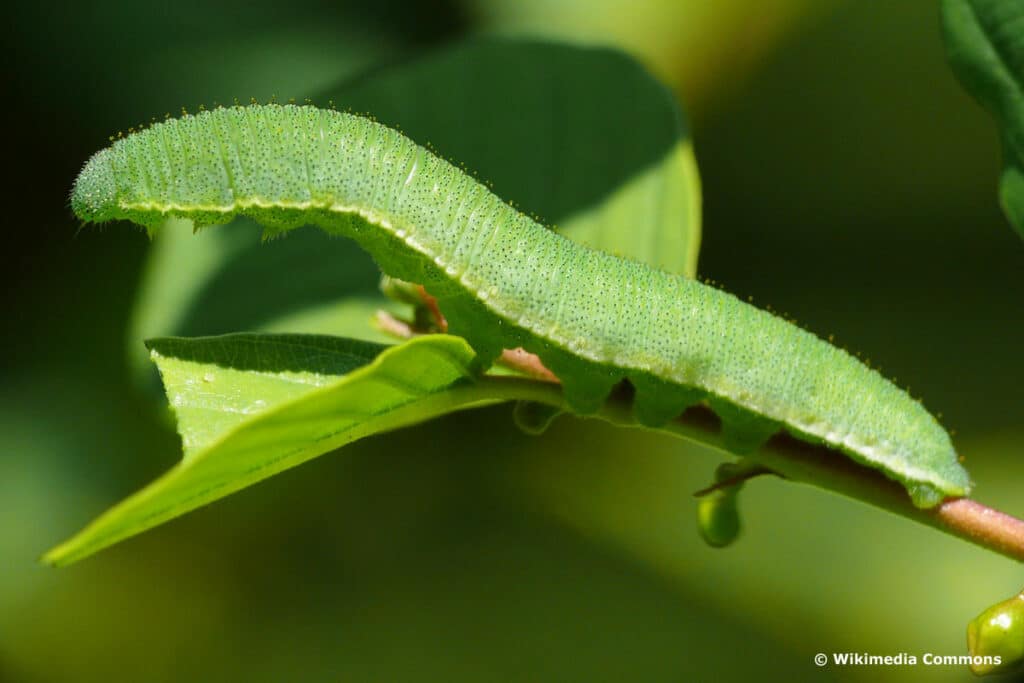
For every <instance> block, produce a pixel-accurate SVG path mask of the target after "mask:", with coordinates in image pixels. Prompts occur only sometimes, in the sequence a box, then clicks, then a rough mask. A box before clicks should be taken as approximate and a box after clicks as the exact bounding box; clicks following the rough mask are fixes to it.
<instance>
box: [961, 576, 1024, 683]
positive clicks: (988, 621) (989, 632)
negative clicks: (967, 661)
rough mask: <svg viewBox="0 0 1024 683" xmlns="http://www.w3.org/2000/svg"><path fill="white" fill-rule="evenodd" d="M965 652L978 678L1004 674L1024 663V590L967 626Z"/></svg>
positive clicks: (983, 613)
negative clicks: (969, 655)
mask: <svg viewBox="0 0 1024 683" xmlns="http://www.w3.org/2000/svg"><path fill="white" fill-rule="evenodd" d="M967 651H968V652H970V654H971V657H972V658H974V660H975V661H974V662H972V663H971V665H970V666H971V671H973V672H974V673H975V674H977V675H979V676H984V675H985V674H990V673H996V672H1000V671H1006V670H1007V669H1010V668H1012V667H1014V666H1016V665H1017V664H1020V663H1021V661H1024V591H1022V592H1021V593H1020V594H1019V595H1016V596H1014V597H1012V598H1010V599H1009V600H1005V601H1003V602H1000V603H999V604H997V605H992V606H991V607H989V608H988V609H987V610H985V611H984V612H982V613H981V614H979V615H978V616H977V617H975V618H974V621H972V622H971V623H970V624H968V625H967Z"/></svg>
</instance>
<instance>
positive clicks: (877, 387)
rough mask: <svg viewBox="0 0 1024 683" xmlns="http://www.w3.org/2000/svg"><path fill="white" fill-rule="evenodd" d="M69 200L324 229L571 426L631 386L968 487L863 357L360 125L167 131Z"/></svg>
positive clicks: (324, 121)
mask: <svg viewBox="0 0 1024 683" xmlns="http://www.w3.org/2000/svg"><path fill="white" fill-rule="evenodd" d="M71 202H72V208H73V210H74V211H75V213H76V214H77V215H78V216H79V217H80V218H82V219H83V220H86V221H91V222H103V221H109V220H129V221H132V222H134V223H137V224H139V225H142V226H144V227H146V228H147V229H148V230H149V231H151V232H152V231H156V230H158V229H159V228H160V226H161V225H162V224H163V223H164V221H166V220H167V219H168V218H171V217H173V218H182V219H187V220H191V221H192V222H193V223H194V224H195V225H196V226H205V225H215V224H222V223H227V222H229V221H230V220H232V219H233V218H234V217H236V216H239V215H245V216H248V217H250V218H252V219H253V220H255V221H256V222H258V223H260V224H262V225H263V226H265V228H266V230H267V232H268V233H269V234H277V233H281V232H285V231H287V230H290V229H293V228H296V227H299V226H301V225H305V224H314V225H317V226H319V227H320V228H322V229H324V230H326V231H327V232H329V233H332V234H336V235H342V236H345V237H349V238H351V239H354V240H355V241H356V242H358V243H359V244H360V245H361V246H362V247H363V248H365V249H366V250H367V251H368V252H369V253H370V254H371V255H373V257H374V258H375V260H376V261H377V263H378V264H379V266H380V267H381V269H382V270H383V271H384V272H385V273H386V274H388V275H390V276H392V277H395V278H398V279H401V280H405V281H409V282H415V283H419V284H422V285H424V286H425V287H426V289H427V291H429V293H430V294H431V295H432V296H433V297H434V298H435V299H436V301H437V305H438V307H439V308H440V310H441V312H442V313H443V314H444V317H445V319H446V320H447V322H448V329H449V331H450V332H451V333H452V334H456V335H459V336H462V337H464V338H465V339H466V340H467V341H468V342H469V343H470V345H471V346H472V347H473V349H474V350H475V351H476V353H477V356H478V360H479V364H480V366H481V367H483V368H486V367H487V366H489V365H490V363H491V362H493V361H494V359H495V358H497V357H498V356H499V354H501V352H502V350H504V349H516V348H523V349H525V350H526V351H528V352H530V353H533V354H536V355H537V356H539V358H540V359H541V361H542V362H543V364H544V366H545V367H547V368H549V369H550V370H551V371H552V372H553V373H554V374H555V375H556V376H557V377H558V378H559V379H560V380H561V382H562V385H563V388H564V395H565V399H566V401H567V403H568V405H569V407H570V408H571V409H572V410H574V411H575V412H578V413H581V414H586V413H592V412H594V411H595V410H597V409H598V408H599V407H600V405H601V404H602V403H603V401H604V400H605V398H606V397H607V396H608V394H609V392H610V391H611V389H612V387H613V386H615V385H616V384H617V383H619V382H621V381H623V380H628V381H629V382H630V383H631V384H632V385H633V387H634V388H635V399H634V403H633V410H634V414H635V417H636V419H637V421H638V422H640V423H641V424H644V425H647V426H652V427H658V426H661V425H664V424H665V423H666V422H667V421H669V420H671V419H673V418H674V417H676V416H678V415H679V414H680V413H682V412H683V411H684V410H685V409H686V408H687V407H689V406H692V405H695V404H697V403H703V404H706V405H708V406H709V407H710V408H711V409H712V410H713V411H714V412H715V413H716V414H717V415H718V416H719V417H720V418H721V421H722V425H723V434H724V437H725V440H726V445H727V446H728V447H729V448H730V450H733V451H735V452H739V453H742V452H744V451H748V450H750V449H754V448H757V447H758V446H759V445H760V444H761V443H763V441H764V440H766V439H767V438H768V437H769V436H771V435H772V434H773V433H775V432H778V431H780V430H784V431H786V432H789V433H790V434H792V435H793V436H795V437H797V438H800V439H803V440H806V441H810V442H814V443H823V444H826V445H828V446H830V447H832V448H834V449H836V450H839V451H841V452H843V453H845V454H846V455H847V456H849V457H851V458H852V459H854V460H855V461H857V462H859V463H861V464H864V465H867V466H869V467H873V468H876V469H878V470H880V471H882V472H883V473H885V474H886V475H887V476H889V477H891V478H893V479H895V480H897V481H899V482H900V483H901V484H903V485H904V486H905V487H906V488H907V490H908V492H909V493H910V496H911V498H912V499H913V501H914V503H915V504H917V505H918V506H921V507H929V506H933V505H936V504H938V503H939V502H940V501H941V500H942V499H943V498H944V497H947V496H961V495H964V494H966V493H967V492H968V490H969V488H970V481H969V479H968V476H967V473H966V472H965V471H964V470H963V468H962V467H961V466H960V465H959V463H958V461H957V456H956V453H955V451H954V449H953V446H952V443H951V441H950V439H949V436H948V434H947V433H946V431H945V430H944V429H943V428H942V427H941V426H940V425H939V424H938V422H937V421H936V420H935V418H934V417H933V416H932V415H930V414H929V413H928V412H927V411H926V410H925V409H924V408H923V407H922V406H921V404H920V403H919V402H917V401H915V400H914V399H912V398H911V397H910V396H909V395H908V394H907V393H906V392H904V391H902V390H900V389H899V388H898V387H897V386H896V385H894V384H893V383H892V382H890V381H888V380H887V379H885V378H884V377H882V376H881V375H879V374H878V373H877V372H876V371H874V370H871V369H870V368H868V367H867V366H866V365H865V364H864V363H861V362H860V361H859V360H857V359H856V358H854V357H853V356H851V355H850V354H848V353H846V352H845V351H842V350H840V349H838V348H836V347H834V346H832V345H831V344H829V343H827V342H826V341H824V340H821V339H819V338H818V337H816V336H814V335H813V334H811V333H809V332H806V331H805V330H803V329H801V328H799V327H797V326H796V325H794V324H792V323H790V322H788V321H786V320H784V319H782V318H780V317H778V316H776V315H772V314H771V313H768V312H766V311H763V310H761V309H759V308H756V307H754V306H753V305H751V304H749V303H747V302H744V301H741V300H740V299H738V298H737V297H735V296H733V295H731V294H729V293H727V292H724V291H722V290H720V289H718V288H717V286H711V285H708V284H704V283H701V282H699V281H697V280H693V279H689V278H685V277H682V276H677V275H673V274H670V273H667V272H664V271H661V270H657V269H655V268H651V267H649V266H646V265H644V264H642V263H638V262H635V261H630V260H625V259H621V258H617V257H615V256H613V255H611V254H607V253H604V252H601V251H597V250H594V249H590V248H587V247H585V246H583V245H581V244H578V243H576V242H573V241H571V240H569V239H567V238H566V237H563V236H561V235H559V234H557V233H555V232H553V231H551V230H549V229H547V228H545V227H544V226H542V225H540V224H538V223H537V222H535V221H534V220H532V219H531V218H529V217H528V216H526V215H524V214H523V213H521V212H520V211H518V210H517V209H515V208H513V207H512V206H510V205H508V204H506V203H505V202H504V201H503V200H502V199H500V198H499V197H498V196H496V195H495V194H494V193H493V192H491V190H490V189H488V188H487V187H486V186H485V185H484V184H481V183H480V182H478V181H477V180H475V179H474V178H473V177H471V176H470V175H468V174H467V173H465V172H463V171H462V170H460V169H459V168H457V167H456V166H454V165H452V164H450V163H449V162H447V161H445V160H444V159H441V158H440V157H438V156H436V155H435V154H433V153H432V152H430V151H428V150H427V149H426V148H424V147H422V146H420V145H418V144H416V143H414V142H413V141H411V140H409V139H408V138H406V137H405V136H404V135H402V134H401V133H399V132H397V131H395V130H392V129H390V128H388V127H386V126H383V125H381V124H379V123H376V122H374V121H372V120H369V119H366V118H363V117H360V116H355V115H352V114H347V113H342V112H338V111H334V110H329V109H318V108H315V107H312V106H296V105H250V106H237V107H227V108H219V109H214V110H207V111H202V112H200V113H198V114H193V115H189V116H187V117H184V118H180V119H170V120H167V121H164V122H160V123H156V124H153V125H152V126H151V127H149V128H147V129H145V130H143V131H140V132H136V133H133V134H131V135H129V136H127V137H125V138H123V139H119V140H117V141H116V142H114V143H113V145H111V146H110V147H108V148H107V149H104V150H102V151H100V152H98V153H97V154H96V155H95V156H93V158H92V159H90V161H89V162H88V163H87V164H86V166H85V168H84V169H83V171H82V173H81V174H80V176H79V178H78V180H77V182H76V184H75V187H74V190H73V192H72V198H71Z"/></svg>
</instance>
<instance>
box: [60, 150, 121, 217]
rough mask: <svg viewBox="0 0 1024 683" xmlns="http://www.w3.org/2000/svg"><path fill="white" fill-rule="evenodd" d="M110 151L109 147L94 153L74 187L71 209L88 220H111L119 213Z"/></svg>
mask: <svg viewBox="0 0 1024 683" xmlns="http://www.w3.org/2000/svg"><path fill="white" fill-rule="evenodd" d="M110 153H111V152H110V149H109V148H108V149H103V150H100V151H99V152H97V153H96V154H93V155H92V158H91V159H89V161H87V162H86V164H85V167H84V168H83V169H82V172H81V173H79V174H78V179H77V180H75V186H74V188H72V190H71V210H72V211H74V212H75V215H76V216H78V217H79V218H81V219H82V220H83V221H86V222H88V223H101V222H103V221H109V220H112V219H113V218H115V217H116V214H117V209H118V206H117V185H116V184H115V182H114V171H113V168H111V165H110Z"/></svg>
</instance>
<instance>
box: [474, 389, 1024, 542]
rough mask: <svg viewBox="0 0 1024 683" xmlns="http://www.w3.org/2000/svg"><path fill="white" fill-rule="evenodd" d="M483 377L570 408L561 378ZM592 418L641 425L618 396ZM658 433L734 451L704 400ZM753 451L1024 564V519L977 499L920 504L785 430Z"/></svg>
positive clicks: (516, 394) (801, 478)
mask: <svg viewBox="0 0 1024 683" xmlns="http://www.w3.org/2000/svg"><path fill="white" fill-rule="evenodd" d="M479 381H480V382H482V383H485V384H486V385H487V386H488V392H487V393H488V394H489V395H493V396H494V397H495V398H496V399H499V400H529V401H537V402H540V403H546V404H549V405H553V406H556V407H565V402H564V399H563V396H562V392H561V388H560V387H559V386H557V385H555V384H550V383H543V382H537V381H532V380H528V379H522V378H514V377H490V376H487V377H484V378H482V379H481V380H479ZM593 417H597V418H599V419H602V420H605V421H607V422H610V423H612V424H615V425H619V426H623V427H634V428H635V427H640V425H639V424H638V423H637V422H636V421H635V420H634V418H633V415H632V406H631V404H630V403H629V401H628V399H627V398H625V397H623V396H621V395H617V394H613V395H612V396H611V398H609V400H608V401H607V402H606V403H605V405H604V406H603V407H602V408H601V410H600V411H599V412H598V413H597V414H595V415H594V416H593ZM656 431H661V432H668V433H670V434H673V435H674V436H678V437H681V438H684V439H689V440H691V441H696V442H698V443H701V444H703V445H706V446H711V447H712V448H715V449H718V450H721V451H723V452H726V453H728V450H727V449H726V448H725V446H724V442H723V440H722V434H721V423H720V422H719V420H718V418H717V417H716V416H715V415H714V413H712V412H711V410H710V409H708V408H705V407H702V406H697V407H694V408H690V409H689V410H687V411H686V412H685V413H683V414H682V415H681V416H680V417H679V418H677V419H676V420H674V421H673V422H671V423H669V424H668V425H666V426H665V427H663V428H661V429H659V430H656ZM747 457H748V458H749V459H750V460H753V461H756V462H758V463H760V464H762V465H764V466H765V467H767V468H768V469H770V470H772V471H773V472H775V473H776V474H778V475H780V476H782V477H784V478H786V479H790V480H792V481H797V482H803V483H805V484H811V485H812V486H817V487H819V488H824V489H827V490H829V491H832V492H834V493H838V494H841V495H844V496H847V497H849V498H853V499H855V500H859V501H861V502H864V503H868V504H870V505H874V506H875V507H879V508H882V509H883V510H888V511H889V512H892V513H894V514H897V515H900V516H902V517H906V518H908V519H912V520H914V521H916V522H920V523H922V524H926V525H928V526H930V527H933V528H935V529H938V530H940V531H944V532H946V533H948V534H951V535H953V536H956V537H958V538H962V539H964V540H966V541H970V542H971V543H974V544H975V545H978V546H981V547H983V548H988V549H989V550H992V551H994V552H997V553H999V554H1001V555H1004V556H1006V557H1009V558H1011V559H1014V560H1017V561H1018V562H1024V520H1020V519H1017V518H1016V517H1013V516H1011V515H1008V514H1006V513H1003V512H1000V511H998V510H995V509H993V508H990V507H987V506H986V505H983V504H982V503H979V502H977V501H975V500H971V499H969V498H950V499H947V500H946V501H944V502H943V503H941V504H940V505H938V506H936V507H934V508H929V509H921V508H918V507H915V506H914V504H913V503H911V501H910V496H909V495H908V494H907V491H906V489H904V488H903V487H902V486H901V485H900V484H898V483H897V482H895V481H893V480H891V479H888V478H887V477H885V476H884V475H883V474H882V473H881V472H879V471H878V470H874V469H871V468H868V467H864V466H863V465H859V464H857V463H856V462H854V461H853V460H851V459H850V458H847V457H845V456H843V455H841V454H839V453H837V452H835V451H831V450H829V449H827V448H825V447H823V446H816V445H812V444H809V443H805V442H803V441H798V440H797V439H795V438H793V437H791V436H789V435H786V434H778V435H776V436H774V437H772V438H771V439H770V440H769V441H768V443H766V444H765V445H764V446H763V447H762V448H761V449H760V450H758V451H757V452H756V453H753V454H750V455H748V456H747Z"/></svg>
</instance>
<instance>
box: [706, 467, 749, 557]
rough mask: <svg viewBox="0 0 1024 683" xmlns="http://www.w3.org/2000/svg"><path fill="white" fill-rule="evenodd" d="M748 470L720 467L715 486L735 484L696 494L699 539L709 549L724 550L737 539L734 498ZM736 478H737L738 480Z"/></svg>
mask: <svg viewBox="0 0 1024 683" xmlns="http://www.w3.org/2000/svg"><path fill="white" fill-rule="evenodd" d="M747 470H748V466H747V465H745V464H743V462H742V461H741V462H740V463H723V464H721V465H719V466H718V469H716V470H715V482H716V483H718V484H721V483H722V482H726V481H730V480H734V479H735V480H736V481H735V483H730V484H728V485H726V486H721V487H712V488H711V489H710V490H707V491H706V492H702V493H700V494H698V495H699V496H700V500H699V501H698V502H697V530H698V531H700V535H701V538H703V539H704V542H705V543H707V544H708V545H710V546H711V547H712V548H724V547H725V546H727V545H730V544H732V542H733V541H735V540H736V539H737V538H739V535H740V512H739V508H738V507H737V505H736V496H737V494H738V493H739V492H740V488H742V487H743V482H744V481H745V480H744V479H743V478H742V476H743V474H744V473H745V472H747ZM737 477H740V478H739V479H737Z"/></svg>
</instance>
